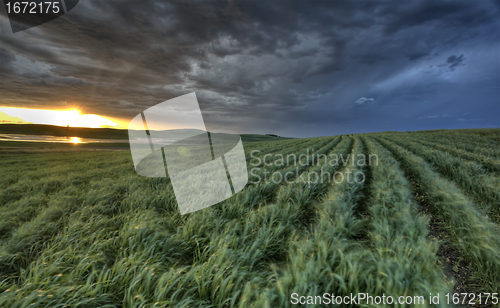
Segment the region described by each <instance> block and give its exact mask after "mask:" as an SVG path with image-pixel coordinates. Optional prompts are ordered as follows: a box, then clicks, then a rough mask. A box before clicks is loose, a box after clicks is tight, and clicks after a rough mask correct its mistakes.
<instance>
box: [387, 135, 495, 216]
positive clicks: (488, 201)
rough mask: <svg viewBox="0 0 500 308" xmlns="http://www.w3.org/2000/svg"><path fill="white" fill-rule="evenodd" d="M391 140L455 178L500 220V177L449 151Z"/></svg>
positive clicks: (444, 173)
mask: <svg viewBox="0 0 500 308" xmlns="http://www.w3.org/2000/svg"><path fill="white" fill-rule="evenodd" d="M386 140H388V139H387V138H386ZM391 141H392V142H395V143H397V144H399V145H401V146H403V147H405V148H407V149H408V150H409V151H410V152H412V153H414V154H416V155H418V156H421V157H422V158H424V159H425V160H426V161H427V162H428V163H430V164H431V165H432V166H433V167H434V168H435V169H436V170H437V171H438V172H439V173H440V174H442V175H443V176H445V177H446V178H447V179H449V180H450V181H455V182H456V183H457V184H458V185H459V187H461V188H462V189H463V191H464V192H465V193H466V194H467V195H469V196H470V197H471V198H473V199H474V200H475V201H476V202H477V203H478V204H479V205H482V206H483V207H485V206H484V205H486V207H487V208H488V209H489V211H488V215H489V216H490V217H491V218H492V219H493V220H495V221H500V190H499V189H498V188H499V187H500V177H498V176H496V175H494V174H490V173H487V172H485V171H484V170H483V169H481V166H480V165H478V164H476V163H474V162H470V161H464V160H462V159H460V158H456V157H454V156H452V155H450V154H448V153H446V152H442V151H439V150H434V149H432V148H430V147H427V146H424V145H420V144H418V143H415V142H413V141H410V140H405V139H401V138H397V137H393V138H391Z"/></svg>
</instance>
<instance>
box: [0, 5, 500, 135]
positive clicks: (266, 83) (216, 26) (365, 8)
mask: <svg viewBox="0 0 500 308" xmlns="http://www.w3.org/2000/svg"><path fill="white" fill-rule="evenodd" d="M498 17H499V6H498V2H494V1H480V2H474V3H472V2H470V3H467V2H452V1H444V2H439V3H438V2H436V1H412V2H404V3H402V4H399V5H395V4H394V3H392V2H386V1H382V2H371V1H370V2H368V1H367V2H356V3H352V2H348V1H342V2H341V1H326V2H313V5H311V4H310V3H309V2H290V1H278V2H273V3H272V4H270V3H264V2H258V1H248V2H233V1H210V2H208V1H199V2H185V1H169V2H162V1H151V0H148V1H131V0H121V1H98V0H87V1H81V2H80V3H79V4H78V6H77V7H75V9H73V10H72V11H71V12H70V13H68V14H66V15H65V16H62V17H60V18H58V19H56V20H54V21H51V22H49V23H47V24H44V25H42V26H40V27H36V28H33V29H30V30H27V31H23V32H19V33H16V34H12V33H11V31H10V26H9V24H8V21H7V19H6V17H5V14H2V15H0V26H1V29H2V34H1V36H0V41H1V44H0V46H1V47H0V78H1V79H0V93H1V95H0V106H10V107H16V106H17V107H29V108H67V107H72V106H75V107H80V109H81V111H82V113H91V114H102V115H106V116H110V117H118V118H124V119H131V118H132V117H133V116H135V114H137V113H138V112H140V111H142V110H144V109H145V108H148V107H149V106H153V105H155V104H158V103H160V102H163V101H164V100H167V99H170V98H173V97H176V96H179V95H182V94H186V93H189V92H193V91H194V92H196V93H197V95H198V99H199V101H200V104H201V107H202V110H203V112H204V114H205V120H206V122H207V125H208V126H211V127H217V128H219V129H222V130H233V131H237V132H240V133H243V132H248V133H277V134H279V135H289V136H317V135H334V134H341V133H350V132H363V131H383V130H412V129H426V128H428V129H434V128H456V127H464V125H469V126H471V125H475V126H476V127H480V126H499V124H500V123H499V121H500V110H499V108H500V107H499V105H500V102H499V88H498V85H499V80H500V76H499V72H498V65H499V63H500V60H499V56H498V48H499V42H500V39H499V38H500V36H499V33H500V30H499V29H500V23H499V20H500V18H498ZM353 102H355V104H353ZM374 102H376V103H374ZM356 106H358V107H359V106H363V108H355V107H356ZM465 112H470V114H469V115H468V116H469V118H471V119H482V120H481V121H457V120H456V119H458V118H460V119H467V118H465V117H464V116H463V113H465ZM434 114H449V115H450V116H449V117H446V118H441V120H440V121H438V122H436V123H425V122H426V121H422V120H419V117H420V118H422V117H426V116H429V115H434Z"/></svg>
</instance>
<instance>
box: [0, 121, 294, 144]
mask: <svg viewBox="0 0 500 308" xmlns="http://www.w3.org/2000/svg"><path fill="white" fill-rule="evenodd" d="M0 134H23V135H49V136H62V137H80V138H93V139H128V130H126V129H115V128H86V127H62V126H54V125H45V124H0ZM240 136H241V140H242V141H244V142H252V141H272V140H284V139H290V138H285V137H274V136H268V135H256V134H242V135H240Z"/></svg>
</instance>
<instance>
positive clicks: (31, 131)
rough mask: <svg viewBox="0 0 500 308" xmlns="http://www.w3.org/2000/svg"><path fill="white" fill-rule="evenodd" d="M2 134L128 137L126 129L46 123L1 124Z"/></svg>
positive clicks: (0, 130) (104, 137)
mask: <svg viewBox="0 0 500 308" xmlns="http://www.w3.org/2000/svg"><path fill="white" fill-rule="evenodd" d="M0 134H23V135H50V136H64V137H80V138H95V139H128V133H127V130H126V129H114V128H86V127H62V126H55V125H45V124H0Z"/></svg>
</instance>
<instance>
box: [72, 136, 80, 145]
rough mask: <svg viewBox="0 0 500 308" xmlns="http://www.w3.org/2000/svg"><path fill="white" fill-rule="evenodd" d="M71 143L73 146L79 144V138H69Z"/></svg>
mask: <svg viewBox="0 0 500 308" xmlns="http://www.w3.org/2000/svg"><path fill="white" fill-rule="evenodd" d="M71 143H74V144H77V143H81V140H80V138H79V137H71Z"/></svg>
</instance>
